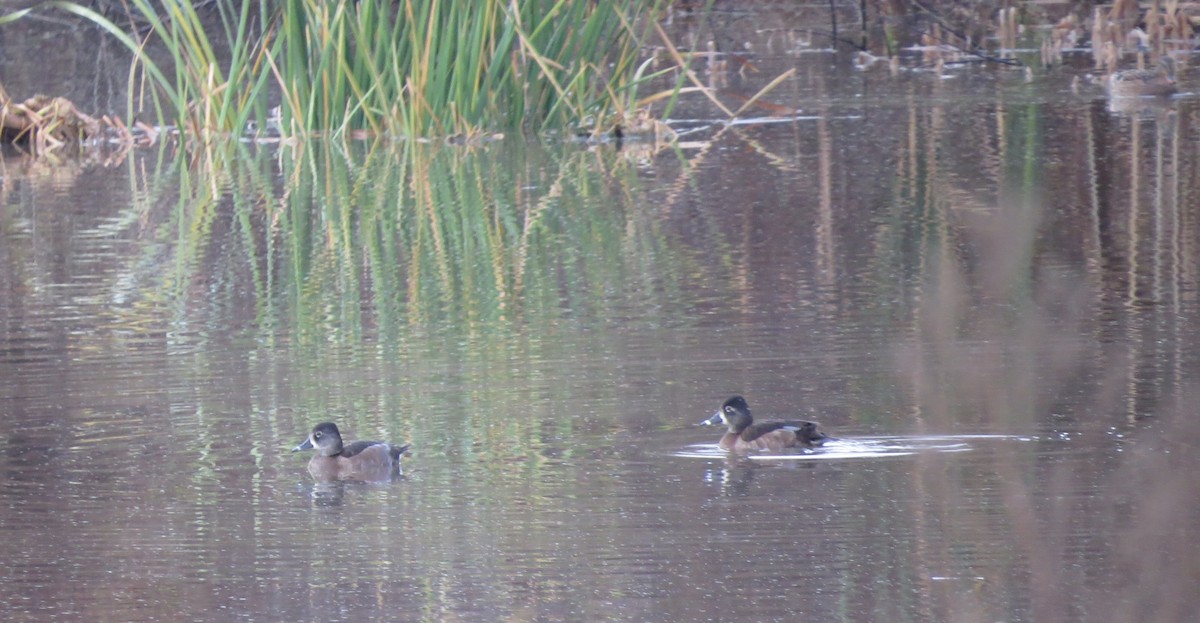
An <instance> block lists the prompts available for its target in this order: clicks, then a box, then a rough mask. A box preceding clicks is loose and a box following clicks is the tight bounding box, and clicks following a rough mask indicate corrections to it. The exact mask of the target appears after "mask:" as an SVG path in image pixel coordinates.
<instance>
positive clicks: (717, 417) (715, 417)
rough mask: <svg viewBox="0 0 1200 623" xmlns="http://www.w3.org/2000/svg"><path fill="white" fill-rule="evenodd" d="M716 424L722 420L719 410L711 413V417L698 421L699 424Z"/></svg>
mask: <svg viewBox="0 0 1200 623" xmlns="http://www.w3.org/2000/svg"><path fill="white" fill-rule="evenodd" d="M717 424H723V422H722V421H721V412H720V411H717V412H716V413H714V414H712V417H710V418H708V419H707V420H704V421H703V422H700V425H701V426H715V425H717Z"/></svg>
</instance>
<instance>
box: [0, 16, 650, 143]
mask: <svg viewBox="0 0 1200 623" xmlns="http://www.w3.org/2000/svg"><path fill="white" fill-rule="evenodd" d="M662 4H663V3H662V2H649V3H647V2H639V1H637V0H614V1H612V2H575V1H572V0H524V1H521V2H507V1H503V0H334V1H329V0H278V1H267V0H248V1H245V2H239V1H237V0H213V1H212V2H207V3H194V2H193V1H192V0H155V1H153V2H152V1H151V0H128V3H127V4H126V7H127V10H128V12H129V14H128V15H127V16H126V19H125V22H126V25H124V26H122V25H119V24H118V23H117V22H118V21H120V20H116V21H114V19H115V18H114V19H110V18H109V17H106V16H105V15H103V14H101V13H99V12H97V11H96V10H95V9H93V8H90V7H88V6H85V5H83V4H81V3H77V2H68V1H62V0H54V1H51V2H48V3H46V4H44V5H42V7H41V8H40V9H39V10H42V11H45V10H49V9H54V10H58V11H62V12H66V13H69V14H72V15H74V16H76V17H77V18H80V19H82V20H83V21H85V22H87V23H90V24H92V25H94V26H96V27H99V28H101V29H102V30H104V31H105V32H106V34H107V35H108V36H111V37H113V38H114V39H115V40H117V41H118V42H119V43H120V44H121V45H123V46H124V47H125V48H126V49H127V50H128V51H129V52H131V53H132V55H133V63H132V64H131V69H130V73H129V76H128V84H129V87H130V88H129V92H130V96H129V100H128V102H127V108H128V117H127V119H125V120H120V119H111V118H92V117H90V116H88V115H86V114H83V113H81V112H80V111H79V110H78V109H76V107H75V106H74V105H70V102H67V101H66V100H61V99H55V98H45V97H41V96H39V97H38V98H31V100H30V101H29V102H22V103H17V102H15V101H14V100H12V99H10V98H9V97H8V96H7V94H4V93H3V92H2V91H0V97H2V101H0V116H2V117H3V119H4V120H5V123H4V127H5V128H6V129H7V131H8V133H7V134H6V135H5V138H6V140H9V141H24V142H26V143H27V144H29V145H31V146H33V147H34V148H35V149H36V148H37V147H43V148H45V147H51V146H54V145H56V144H58V143H59V142H63V141H67V140H70V139H71V138H72V137H73V138H75V139H76V140H86V139H88V138H96V137H97V136H98V134H105V135H106V138H111V139H114V140H116V141H118V142H128V143H134V144H136V143H153V142H154V141H155V140H156V139H157V138H158V136H159V135H161V134H162V133H164V132H167V133H173V134H174V133H177V134H179V135H180V136H181V137H183V140H186V141H187V142H189V143H191V144H196V143H201V144H207V143H209V142H212V141H218V140H222V139H224V138H235V139H245V138H250V139H252V140H259V139H261V140H264V142H267V141H274V140H294V139H302V138H308V137H327V138H350V139H361V138H407V139H416V140H431V139H447V140H449V141H451V142H470V141H474V140H480V139H487V138H492V137H496V136H500V135H503V134H504V133H507V132H530V133H537V132H542V131H545V130H547V129H558V130H562V131H565V132H569V133H571V134H573V135H578V136H586V137H591V138H601V137H606V136H607V137H620V136H628V135H632V134H654V133H655V132H661V131H663V129H664V128H663V127H661V126H660V125H659V124H658V123H657V122H655V121H654V120H653V119H652V118H651V117H649V116H648V115H647V114H646V108H645V104H644V103H643V102H642V101H641V96H642V93H641V92H640V89H641V88H643V87H644V86H645V85H646V84H647V83H648V82H649V81H651V80H654V79H656V78H657V77H658V76H660V75H662V73H664V72H665V71H667V70H660V71H659V72H658V73H651V72H650V71H649V70H648V67H649V65H650V62H649V61H644V62H641V64H640V65H637V64H635V63H637V62H638V57H639V55H640V46H641V43H642V41H644V40H645V38H646V35H647V33H644V32H638V31H636V30H635V28H637V27H638V26H635V24H641V25H646V24H648V25H650V26H649V27H650V28H654V25H655V24H656V20H655V19H654V17H653V16H654V15H655V12H656V11H658V10H659V9H658V7H659V6H661V5H662ZM198 5H203V7H202V8H199V9H198V8H197V6H198ZM30 12H31V10H30V9H26V10H22V11H16V12H13V13H10V14H8V15H4V16H2V17H0V27H3V26H4V25H5V24H9V23H11V22H14V21H16V20H19V19H21V18H22V17H24V16H26V15H28V14H29V13H30ZM641 27H645V26H641ZM657 99H662V96H661V95H660V96H659V97H658V98H657ZM43 100H45V102H46V103H40V102H42V101H43ZM51 104H53V105H52V106H51ZM58 113H61V114H58ZM139 118H140V120H139ZM147 122H148V123H147ZM130 127H132V128H133V129H132V130H131V129H129V128H130ZM43 135H45V136H43Z"/></svg>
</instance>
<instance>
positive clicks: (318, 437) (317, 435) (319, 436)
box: [313, 433, 324, 439]
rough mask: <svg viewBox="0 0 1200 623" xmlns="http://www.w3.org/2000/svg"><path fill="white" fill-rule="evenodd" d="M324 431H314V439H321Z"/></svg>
mask: <svg viewBox="0 0 1200 623" xmlns="http://www.w3.org/2000/svg"><path fill="white" fill-rule="evenodd" d="M323 435H324V433H313V439H320V438H321V437H322V436H323Z"/></svg>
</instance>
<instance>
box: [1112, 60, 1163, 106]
mask: <svg viewBox="0 0 1200 623" xmlns="http://www.w3.org/2000/svg"><path fill="white" fill-rule="evenodd" d="M1108 92H1109V94H1110V95H1112V96H1114V97H1148V96H1162V95H1171V94H1172V93H1174V92H1175V60H1174V59H1172V58H1171V57H1169V56H1165V55H1164V56H1163V57H1162V58H1160V59H1158V67H1156V68H1154V69H1126V70H1125V71H1118V72H1115V73H1114V74H1113V75H1111V76H1109V77H1108Z"/></svg>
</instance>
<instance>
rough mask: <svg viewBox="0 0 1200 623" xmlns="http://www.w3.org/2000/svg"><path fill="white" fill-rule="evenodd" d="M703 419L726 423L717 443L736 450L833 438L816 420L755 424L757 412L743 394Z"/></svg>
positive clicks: (818, 442)
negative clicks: (819, 427)
mask: <svg viewBox="0 0 1200 623" xmlns="http://www.w3.org/2000/svg"><path fill="white" fill-rule="evenodd" d="M700 423H701V424H704V425H706V426H712V425H715V424H724V425H725V426H726V427H728V429H727V430H726V432H725V434H724V435H722V436H721V441H720V443H718V444H717V445H718V446H720V447H721V449H722V450H733V451H735V452H746V451H749V450H771V451H778V450H782V449H784V448H795V447H803V448H811V447H814V446H819V445H821V444H823V443H825V441H826V440H828V439H831V438H830V437H829V436H827V435H826V434H825V433H822V432H821V431H819V430H817V424H816V422H806V421H803V420H793V421H789V422H759V423H758V424H755V423H754V416H752V415H750V405H748V404H746V399H745V398H742V397H741V396H734V397H733V398H730V399H729V400H726V401H725V404H723V405H721V409H720V410H719V411H717V412H716V413H714V414H713V416H712V417H710V418H708V419H707V420H704V421H703V422H700Z"/></svg>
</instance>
